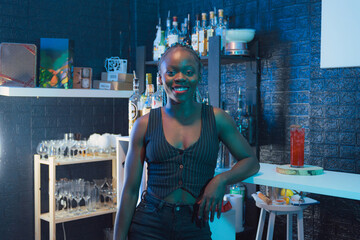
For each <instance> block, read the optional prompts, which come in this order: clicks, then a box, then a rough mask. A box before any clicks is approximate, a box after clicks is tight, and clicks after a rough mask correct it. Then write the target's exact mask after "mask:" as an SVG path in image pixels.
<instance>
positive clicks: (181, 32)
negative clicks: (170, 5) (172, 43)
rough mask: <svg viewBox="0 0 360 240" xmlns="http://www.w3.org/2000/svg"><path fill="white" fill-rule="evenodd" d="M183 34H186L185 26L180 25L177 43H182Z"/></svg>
mask: <svg viewBox="0 0 360 240" xmlns="http://www.w3.org/2000/svg"><path fill="white" fill-rule="evenodd" d="M185 34H186V25H185V23H182V24H181V28H180V36H179V42H181V43H182V42H184V39H185Z"/></svg>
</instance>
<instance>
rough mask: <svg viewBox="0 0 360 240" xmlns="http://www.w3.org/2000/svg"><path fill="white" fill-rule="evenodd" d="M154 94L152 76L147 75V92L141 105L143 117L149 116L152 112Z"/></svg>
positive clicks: (141, 100)
mask: <svg viewBox="0 0 360 240" xmlns="http://www.w3.org/2000/svg"><path fill="white" fill-rule="evenodd" d="M153 93H154V85H153V84H152V75H151V73H147V74H146V90H145V93H144V94H143V95H142V96H141V99H140V102H141V103H140V105H141V110H140V111H141V116H143V115H145V114H147V113H149V112H150V110H151V96H152V94H153Z"/></svg>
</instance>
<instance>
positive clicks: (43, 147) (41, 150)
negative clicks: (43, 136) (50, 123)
mask: <svg viewBox="0 0 360 240" xmlns="http://www.w3.org/2000/svg"><path fill="white" fill-rule="evenodd" d="M47 151H48V146H47V142H46V141H41V142H40V143H39V144H38V146H37V147H36V152H37V153H38V154H39V155H40V156H41V158H45V155H46V153H47Z"/></svg>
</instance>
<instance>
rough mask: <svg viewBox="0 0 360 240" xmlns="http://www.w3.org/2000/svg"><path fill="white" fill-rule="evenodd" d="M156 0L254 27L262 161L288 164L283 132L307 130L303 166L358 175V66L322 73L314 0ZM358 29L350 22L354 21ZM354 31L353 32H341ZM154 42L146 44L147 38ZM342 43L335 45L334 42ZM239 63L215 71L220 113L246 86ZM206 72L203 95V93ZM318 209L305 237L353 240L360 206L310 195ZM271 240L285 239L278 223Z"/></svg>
mask: <svg viewBox="0 0 360 240" xmlns="http://www.w3.org/2000/svg"><path fill="white" fill-rule="evenodd" d="M159 1H160V6H161V7H160V10H161V16H162V17H163V19H165V17H166V16H167V11H168V10H171V15H177V16H178V17H179V19H180V21H182V20H183V18H184V17H185V16H186V15H187V13H190V14H191V16H192V20H194V14H196V13H200V12H201V11H206V12H208V11H210V10H212V9H213V7H216V8H217V9H219V8H223V9H224V14H225V15H228V16H230V19H231V23H230V26H231V27H234V28H255V29H256V31H257V38H258V39H259V41H260V55H261V58H262V66H261V67H262V76H261V104H260V105H261V118H260V129H259V130H260V143H261V148H260V161H261V162H267V163H276V164H285V163H289V159H290V158H289V156H290V137H289V135H290V134H289V126H290V125H291V124H301V125H303V126H304V127H305V129H306V143H305V162H306V163H307V164H313V165H318V166H322V167H324V168H325V169H327V170H335V171H343V172H350V173H357V174H360V141H359V139H360V121H359V118H360V115H359V112H360V87H359V86H360V77H359V76H360V68H336V69H320V37H321V1H320V0H270V1H269V0H257V1H255V0H232V1H218V0H210V1H187V0H183V1H181V2H179V1H162V0H159ZM354 24H356V23H354ZM347 27H353V26H347ZM151 41H152V40H151ZM340 44H341V43H340ZM244 75H245V65H243V64H230V65H226V66H222V68H221V89H220V90H221V94H222V100H223V101H225V103H226V108H227V109H229V110H230V111H231V113H232V114H233V113H234V111H235V109H236V92H235V91H234V89H236V88H235V87H238V86H242V87H245V84H246V82H245V79H244ZM206 78H207V69H206V68H205V70H204V75H203V82H202V83H201V91H202V92H205V91H206V88H207V80H206ZM312 196H313V197H314V198H316V199H318V200H320V202H321V204H320V205H319V206H317V207H311V208H309V209H307V210H306V213H305V231H306V238H305V239H334V240H335V239H336V240H338V239H346V240H347V239H357V238H358V237H359V230H357V229H360V215H359V213H360V203H359V201H352V200H346V199H341V198H332V197H326V196H321V195H312ZM277 222H281V223H282V224H280V225H278V226H277V227H276V228H277V229H276V235H275V236H274V238H275V239H285V233H286V230H285V227H284V222H285V220H284V218H280V220H277Z"/></svg>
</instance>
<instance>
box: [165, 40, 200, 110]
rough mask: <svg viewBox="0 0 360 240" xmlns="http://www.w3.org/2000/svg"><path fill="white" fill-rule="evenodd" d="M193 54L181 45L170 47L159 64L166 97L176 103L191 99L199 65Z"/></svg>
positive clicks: (198, 73)
mask: <svg viewBox="0 0 360 240" xmlns="http://www.w3.org/2000/svg"><path fill="white" fill-rule="evenodd" d="M198 64H199V63H198V62H197V61H196V59H195V56H194V55H193V54H192V53H190V52H189V51H187V50H185V49H183V48H182V47H177V48H174V49H172V50H171V51H170V52H169V53H168V54H167V55H166V57H165V59H164V61H163V62H162V64H161V68H160V70H161V72H160V79H161V81H162V83H163V85H164V89H165V92H166V94H167V95H168V98H169V99H170V100H172V101H174V102H176V103H181V102H185V101H192V100H193V96H194V93H195V90H196V86H197V84H198V82H199V76H200V72H199V71H200V67H199V65H198Z"/></svg>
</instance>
